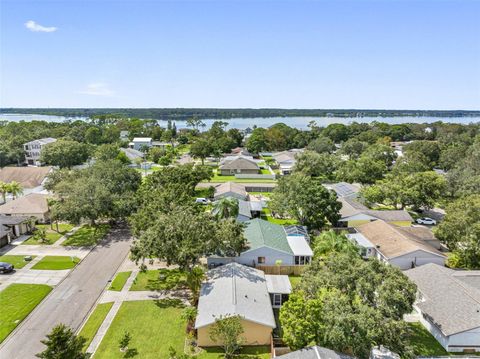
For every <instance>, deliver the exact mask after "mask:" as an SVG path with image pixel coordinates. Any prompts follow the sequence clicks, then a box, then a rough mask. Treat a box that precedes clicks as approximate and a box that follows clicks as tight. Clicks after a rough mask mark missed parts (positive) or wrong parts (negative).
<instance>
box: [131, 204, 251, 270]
mask: <svg viewBox="0 0 480 359" xmlns="http://www.w3.org/2000/svg"><path fill="white" fill-rule="evenodd" d="M238 226H239V228H242V227H241V225H240V224H238ZM145 227H146V228H145V230H143V231H141V232H140V233H141V234H140V236H139V238H138V239H137V240H136V241H135V242H134V244H133V246H132V250H131V252H132V257H133V258H134V259H135V260H136V261H140V260H144V259H146V258H159V259H161V260H164V261H166V262H167V264H168V265H172V264H176V265H178V266H179V267H180V268H182V269H184V270H187V271H191V270H192V268H193V267H194V266H195V265H196V264H198V262H199V259H200V258H201V257H204V256H208V255H211V254H213V253H219V254H220V253H222V252H224V251H225V250H227V249H230V246H231V245H232V243H229V242H228V241H227V240H226V239H225V238H224V236H223V234H224V232H223V231H221V230H220V229H221V228H222V225H221V224H219V223H218V222H217V221H214V220H212V217H211V215H210V214H209V213H207V212H203V211H200V212H198V211H197V210H196V209H195V208H193V207H179V206H176V207H173V208H172V209H171V210H170V211H169V212H166V213H162V212H159V213H156V214H152V213H150V216H149V223H148V224H147V225H146V226H145ZM237 233H238V232H237ZM240 239H242V240H237V241H236V242H235V245H237V246H238V247H237V248H235V251H236V252H240V251H241V250H242V249H243V248H244V247H245V244H246V240H245V239H244V237H243V233H242V235H241V237H240Z"/></svg>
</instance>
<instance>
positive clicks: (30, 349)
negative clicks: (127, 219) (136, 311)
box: [0, 228, 131, 359]
mask: <svg viewBox="0 0 480 359" xmlns="http://www.w3.org/2000/svg"><path fill="white" fill-rule="evenodd" d="M130 244H131V235H130V231H129V230H128V229H127V228H115V229H113V230H112V231H111V232H110V234H109V235H108V236H107V238H106V239H105V240H103V241H102V242H101V243H100V244H99V245H98V246H97V247H95V248H94V249H93V250H92V251H91V252H90V253H89V254H88V255H87V256H86V257H85V259H84V260H83V261H82V262H81V263H80V264H79V265H78V266H77V267H76V268H75V269H73V270H72V271H71V273H70V274H69V275H68V276H67V277H66V278H65V279H64V280H63V281H62V282H61V283H60V284H59V285H58V286H57V287H56V288H55V289H54V290H53V291H52V292H51V293H50V295H49V296H48V297H47V298H46V299H45V300H44V301H43V302H42V303H40V305H38V306H37V308H36V309H35V310H34V311H33V312H32V313H31V314H30V315H29V316H28V317H27V318H26V319H25V320H24V321H23V322H22V324H20V326H19V327H18V328H17V330H16V331H14V332H13V333H12V334H11V335H10V336H9V337H8V338H7V339H6V340H5V341H4V342H3V343H2V344H0V358H22V359H30V358H32V359H33V358H35V354H36V353H39V352H41V351H42V350H43V349H44V345H43V344H42V343H40V340H42V339H44V338H45V335H46V334H48V333H49V332H50V331H51V329H52V328H53V327H54V326H56V325H57V324H60V323H63V324H66V325H67V326H69V327H71V328H72V329H73V330H74V331H76V330H77V329H78V328H79V327H80V325H81V324H82V322H83V320H84V319H85V317H86V316H87V315H88V313H89V312H90V310H91V308H92V307H93V306H94V305H95V303H96V301H97V299H98V298H99V296H100V295H101V294H102V292H103V290H104V289H105V286H106V285H107V282H108V281H109V280H110V279H112V277H113V276H114V274H115V272H116V270H117V269H118V267H119V266H120V265H121V264H122V262H123V261H124V259H125V257H126V256H127V255H128V253H129V251H130ZM9 254H10V253H9ZM75 255H76V254H75Z"/></svg>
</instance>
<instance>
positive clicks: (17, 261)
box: [0, 254, 35, 269]
mask: <svg viewBox="0 0 480 359" xmlns="http://www.w3.org/2000/svg"><path fill="white" fill-rule="evenodd" d="M23 257H25V256H9V255H8V254H6V255H4V256H0V262H7V263H10V264H13V266H14V267H15V268H17V269H20V268H23V267H25V265H26V264H27V263H28V262H27V261H24V260H23ZM31 257H32V259H33V258H35V256H31Z"/></svg>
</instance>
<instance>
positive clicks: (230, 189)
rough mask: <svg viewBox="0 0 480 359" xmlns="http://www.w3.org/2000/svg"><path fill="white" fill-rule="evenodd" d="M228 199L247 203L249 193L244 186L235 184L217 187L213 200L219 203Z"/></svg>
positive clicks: (223, 184)
mask: <svg viewBox="0 0 480 359" xmlns="http://www.w3.org/2000/svg"><path fill="white" fill-rule="evenodd" d="M226 197H233V198H237V199H240V200H243V201H245V200H247V198H248V193H247V191H246V189H245V186H244V185H242V184H238V183H235V182H225V183H222V184H219V185H217V186H215V194H214V195H213V199H214V200H215V201H217V200H219V199H221V198H226Z"/></svg>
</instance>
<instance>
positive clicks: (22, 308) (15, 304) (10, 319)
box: [0, 284, 52, 343]
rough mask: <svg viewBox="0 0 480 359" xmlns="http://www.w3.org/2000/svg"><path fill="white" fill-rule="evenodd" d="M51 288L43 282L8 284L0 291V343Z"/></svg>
mask: <svg viewBox="0 0 480 359" xmlns="http://www.w3.org/2000/svg"><path fill="white" fill-rule="evenodd" d="M51 290H52V288H51V287H49V286H48V285H44V284H10V285H9V286H8V287H7V288H5V289H4V290H3V291H1V292H0V308H2V309H1V310H0V343H1V342H2V341H3V340H5V338H6V337H7V336H8V335H9V334H10V333H11V332H12V331H13V330H14V329H15V328H16V327H17V326H18V325H19V324H20V323H21V322H22V320H23V319H25V317H26V316H27V315H28V314H29V313H30V312H31V311H32V310H33V309H34V308H35V307H36V306H37V305H38V304H39V303H40V302H41V301H42V299H43V298H45V297H46V296H47V294H48V293H50V291H51Z"/></svg>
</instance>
